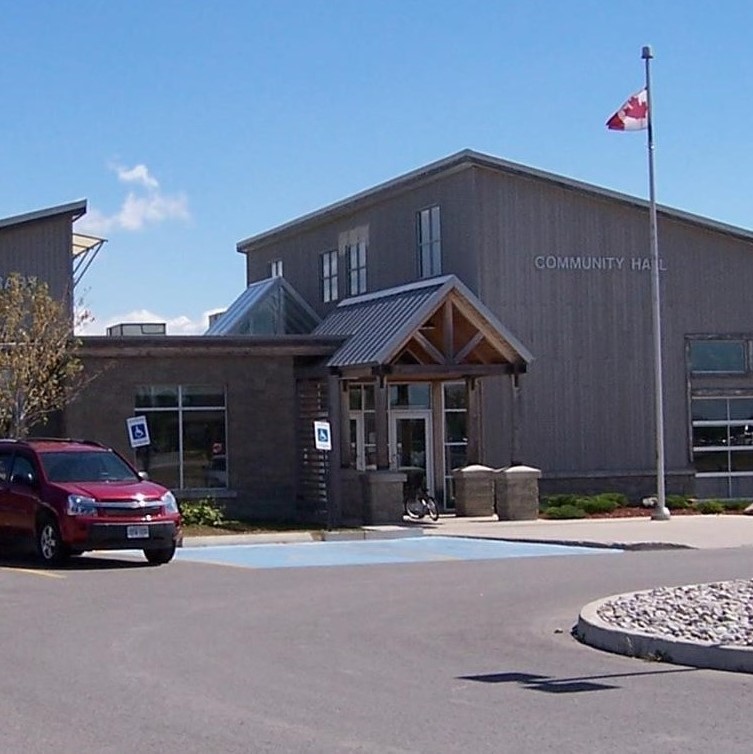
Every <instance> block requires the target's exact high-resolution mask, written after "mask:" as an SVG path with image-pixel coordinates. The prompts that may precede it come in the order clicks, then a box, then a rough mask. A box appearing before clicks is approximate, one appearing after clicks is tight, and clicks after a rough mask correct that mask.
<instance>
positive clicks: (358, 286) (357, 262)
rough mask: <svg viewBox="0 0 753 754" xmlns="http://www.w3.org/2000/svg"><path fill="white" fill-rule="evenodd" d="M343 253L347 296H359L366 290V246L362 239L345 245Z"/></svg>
mask: <svg viewBox="0 0 753 754" xmlns="http://www.w3.org/2000/svg"><path fill="white" fill-rule="evenodd" d="M345 251H346V254H347V259H348V295H350V296H360V295H361V294H363V293H366V292H367V290H368V279H367V274H366V270H367V257H368V245H367V243H366V241H365V240H363V239H362V240H359V241H355V242H354V243H349V244H346V246H345Z"/></svg>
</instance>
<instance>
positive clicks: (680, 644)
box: [574, 592, 753, 673]
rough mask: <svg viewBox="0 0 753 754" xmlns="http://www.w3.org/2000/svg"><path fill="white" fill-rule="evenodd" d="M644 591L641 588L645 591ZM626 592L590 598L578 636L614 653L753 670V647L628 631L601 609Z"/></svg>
mask: <svg viewBox="0 0 753 754" xmlns="http://www.w3.org/2000/svg"><path fill="white" fill-rule="evenodd" d="M641 593H642V592H637V594H641ZM620 596H622V595H612V596H611V597H604V598H603V599H600V600H596V601H594V602H589V603H588V604H587V605H586V606H585V607H584V608H583V609H582V610H581V611H580V615H579V616H578V624H577V626H576V628H575V632H574V633H575V636H576V638H577V639H579V640H580V641H582V642H583V643H584V644H588V645H589V646H591V647H595V648H596V649H603V650H605V651H607V652H613V653H614V654H621V655H627V656H628V657H638V658H641V659H644V660H654V661H656V662H668V663H672V664H673V665H686V666H689V667H695V668H708V669H711V670H728V671H732V672H736V673H753V648H751V647H738V646H730V645H721V644H711V643H709V642H701V641H698V642H690V641H683V640H679V639H672V638H670V637H659V636H656V635H653V634H647V633H644V632H642V631H625V630H624V629H621V628H616V627H615V626H613V625H611V624H610V623H607V622H606V621H604V620H602V619H601V618H600V617H599V615H598V610H599V608H600V607H601V605H603V604H604V603H605V602H609V601H611V600H614V599H617V598H618V597H620Z"/></svg>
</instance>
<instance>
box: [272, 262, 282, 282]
mask: <svg viewBox="0 0 753 754" xmlns="http://www.w3.org/2000/svg"><path fill="white" fill-rule="evenodd" d="M269 277H271V278H281V277H282V259H273V260H272V261H271V262H270V263H269Z"/></svg>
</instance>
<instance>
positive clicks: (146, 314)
mask: <svg viewBox="0 0 753 754" xmlns="http://www.w3.org/2000/svg"><path fill="white" fill-rule="evenodd" d="M221 311H224V309H221V308H214V309H209V310H207V311H205V312H203V313H202V314H201V315H199V316H198V317H196V318H193V319H192V318H191V317H189V316H187V315H185V314H181V315H179V316H177V317H163V316H162V315H161V314H156V313H155V312H153V311H150V310H149V309H134V310H132V311H130V312H126V313H125V314H117V315H115V316H113V317H109V318H108V319H107V320H105V321H104V322H102V323H100V322H99V321H98V320H97V319H96V317H95V318H94V319H93V320H91V321H89V322H86V323H84V324H83V325H82V326H80V327H78V328H77V329H76V335H106V334H107V328H108V327H112V326H113V325H119V324H121V323H126V322H152V323H154V322H163V323H164V324H165V325H167V334H168V335H202V334H203V333H205V332H206V330H207V328H208V327H209V315H210V314H215V313H216V312H221Z"/></svg>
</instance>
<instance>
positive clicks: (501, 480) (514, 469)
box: [494, 466, 541, 521]
mask: <svg viewBox="0 0 753 754" xmlns="http://www.w3.org/2000/svg"><path fill="white" fill-rule="evenodd" d="M540 478H541V470H540V469H534V468H532V467H530V466H509V467H507V468H505V469H497V470H496V471H495V472H494V479H495V484H494V498H495V508H496V511H497V518H498V519H499V520H500V521H535V520H536V519H537V518H538V517H539V479H540Z"/></svg>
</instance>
